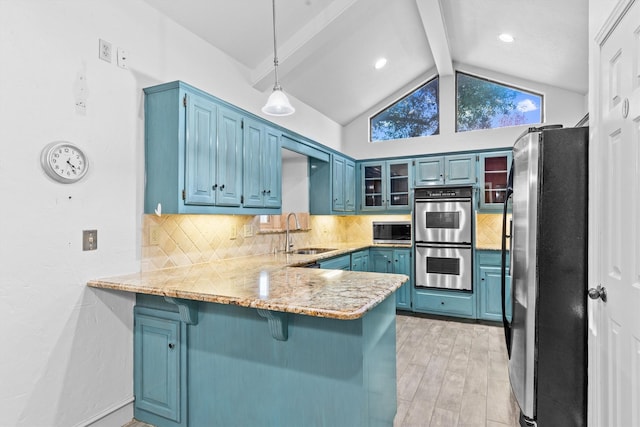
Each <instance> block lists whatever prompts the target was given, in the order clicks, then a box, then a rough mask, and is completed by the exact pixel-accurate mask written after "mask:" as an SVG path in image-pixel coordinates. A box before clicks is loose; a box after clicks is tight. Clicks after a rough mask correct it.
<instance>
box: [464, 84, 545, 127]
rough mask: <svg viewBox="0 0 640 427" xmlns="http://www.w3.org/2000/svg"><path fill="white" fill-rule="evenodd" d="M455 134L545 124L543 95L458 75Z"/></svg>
mask: <svg viewBox="0 0 640 427" xmlns="http://www.w3.org/2000/svg"><path fill="white" fill-rule="evenodd" d="M456 102H457V112H456V113H457V114H456V116H457V120H456V131H457V132H466V131H469V130H478V129H493V128H499V127H506V126H517V125H523V124H531V123H541V122H542V96H541V95H537V94H534V93H531V92H526V91H523V90H520V89H516V88H513V87H510V86H505V85H502V84H499V83H496V82H492V81H490V80H486V79H482V78H479V77H474V76H470V75H468V74H464V73H460V72H458V73H456Z"/></svg>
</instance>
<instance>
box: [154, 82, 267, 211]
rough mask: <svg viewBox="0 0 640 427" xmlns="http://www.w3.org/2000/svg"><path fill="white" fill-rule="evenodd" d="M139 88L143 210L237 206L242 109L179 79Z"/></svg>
mask: <svg viewBox="0 0 640 427" xmlns="http://www.w3.org/2000/svg"><path fill="white" fill-rule="evenodd" d="M144 92H145V204H144V212H145V213H154V212H155V210H156V209H157V207H158V205H160V207H161V211H162V212H163V213H169V214H176V213H178V214H180V213H239V212H241V211H242V209H241V205H242V171H243V167H242V166H243V132H242V126H243V120H244V115H243V114H242V113H241V111H240V110H237V109H235V108H233V107H232V106H230V105H227V104H225V103H224V102H222V101H220V100H218V99H217V98H215V97H213V96H211V95H209V94H207V93H205V92H202V91H200V90H198V89H196V88H194V87H192V86H189V85H187V84H185V83H183V82H172V83H166V84H163V85H158V86H154V87H150V88H146V89H144ZM247 213H249V212H248V211H247ZM251 213H257V212H251Z"/></svg>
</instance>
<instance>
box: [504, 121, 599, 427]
mask: <svg viewBox="0 0 640 427" xmlns="http://www.w3.org/2000/svg"><path fill="white" fill-rule="evenodd" d="M587 186H588V128H586V127H582V128H566V129H563V128H561V127H559V126H547V127H541V128H530V129H529V130H528V131H526V132H525V133H524V134H523V135H522V136H521V137H520V138H518V140H517V141H516V143H515V144H514V146H513V163H512V165H511V172H510V174H509V190H508V193H512V194H510V197H509V196H508V197H507V202H505V209H504V217H503V256H502V257H503V279H502V294H503V296H502V298H503V313H504V312H505V310H504V308H505V306H506V305H507V304H511V305H512V319H511V321H508V319H507V318H506V316H504V315H503V323H504V328H505V341H506V344H507V351H508V354H509V379H510V382H511V388H512V390H513V394H514V396H515V398H516V400H517V401H518V405H519V406H520V411H521V413H520V424H521V426H535V425H537V426H538V427H558V426H562V427H571V426H586V425H587V418H586V417H587V312H586V304H587V227H588V223H587V219H588V217H587V214H588V206H587V201H588V194H587V189H588V187H587ZM509 203H510V204H511V207H512V220H511V222H510V224H509V226H507V216H506V213H507V206H508V204H509ZM507 235H509V237H510V239H509V240H510V250H506V249H507V247H506V246H507V245H506V240H507ZM507 256H510V261H511V263H510V273H511V289H512V293H511V295H508V294H506V286H505V283H506V280H507V277H505V276H506V274H505V268H504V266H505V261H506V257H507Z"/></svg>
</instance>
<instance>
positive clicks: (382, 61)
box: [374, 58, 387, 70]
mask: <svg viewBox="0 0 640 427" xmlns="http://www.w3.org/2000/svg"><path fill="white" fill-rule="evenodd" d="M385 65H387V58H380V59H378V60H377V61H376V63H375V65H374V67H375V69H376V70H379V69H381V68H384V66H385Z"/></svg>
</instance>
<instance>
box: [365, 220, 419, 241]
mask: <svg viewBox="0 0 640 427" xmlns="http://www.w3.org/2000/svg"><path fill="white" fill-rule="evenodd" d="M411 238H412V234H411V221H379V222H375V221H374V223H373V243H387V244H397V245H411Z"/></svg>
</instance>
